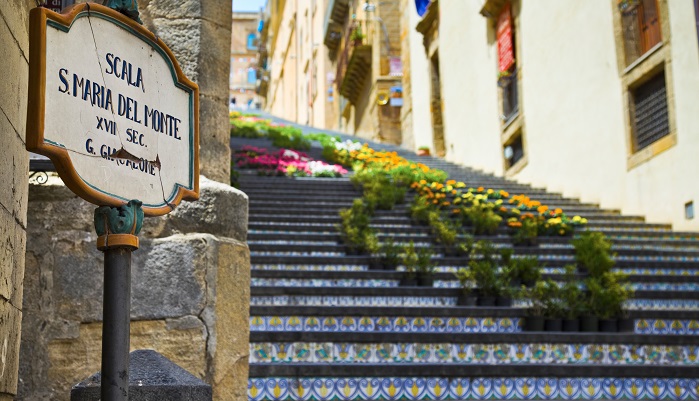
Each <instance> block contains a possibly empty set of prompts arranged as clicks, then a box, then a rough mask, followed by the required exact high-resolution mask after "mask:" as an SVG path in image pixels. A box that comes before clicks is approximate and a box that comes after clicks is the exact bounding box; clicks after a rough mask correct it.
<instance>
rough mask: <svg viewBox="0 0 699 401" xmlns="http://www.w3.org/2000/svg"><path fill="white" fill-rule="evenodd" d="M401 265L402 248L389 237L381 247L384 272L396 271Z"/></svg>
mask: <svg viewBox="0 0 699 401" xmlns="http://www.w3.org/2000/svg"><path fill="white" fill-rule="evenodd" d="M398 263H400V247H399V246H398V245H396V243H395V242H394V241H393V238H391V237H389V238H386V240H385V241H384V242H383V244H382V245H381V264H382V265H383V268H384V270H395V269H396V267H397V266H398Z"/></svg>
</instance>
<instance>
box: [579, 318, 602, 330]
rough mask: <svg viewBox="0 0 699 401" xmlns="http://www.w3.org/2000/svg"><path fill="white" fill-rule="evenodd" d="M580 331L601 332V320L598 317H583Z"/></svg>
mask: <svg viewBox="0 0 699 401" xmlns="http://www.w3.org/2000/svg"><path fill="white" fill-rule="evenodd" d="M580 331H582V332H585V333H594V332H597V331H599V318H598V317H597V316H581V317H580Z"/></svg>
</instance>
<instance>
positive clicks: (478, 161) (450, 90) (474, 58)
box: [418, 0, 502, 173]
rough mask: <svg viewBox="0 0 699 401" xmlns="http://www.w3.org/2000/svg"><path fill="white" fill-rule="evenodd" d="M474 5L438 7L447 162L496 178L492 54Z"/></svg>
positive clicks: (451, 1)
mask: <svg viewBox="0 0 699 401" xmlns="http://www.w3.org/2000/svg"><path fill="white" fill-rule="evenodd" d="M479 3H480V2H477V1H459V0H444V1H440V4H439V5H440V8H441V10H440V23H439V56H440V60H439V61H440V63H439V67H440V75H441V82H442V101H443V104H444V106H443V112H444V114H443V117H444V130H445V133H444V137H445V141H446V150H447V154H446V158H447V159H448V160H452V161H457V162H460V163H464V164H466V165H468V166H472V167H476V168H479V169H483V170H485V171H488V172H495V173H501V172H502V156H501V155H500V137H499V119H498V115H499V112H498V110H499V109H498V103H497V85H496V73H497V72H496V62H497V61H496V60H497V54H496V52H495V50H494V49H493V47H492V46H491V44H492V38H489V36H488V25H487V24H488V22H487V20H486V19H485V18H483V17H482V16H481V15H480V14H479V13H478V12H479V10H480V6H481V5H480V4H479ZM425 71H428V66H427V62H426V61H425ZM425 85H427V83H426V84H425ZM427 108H428V109H429V104H428V105H427ZM431 143H432V141H430V142H428V143H423V144H431ZM419 145H421V144H418V146H419Z"/></svg>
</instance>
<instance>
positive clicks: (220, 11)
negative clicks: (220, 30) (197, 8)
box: [201, 0, 232, 42]
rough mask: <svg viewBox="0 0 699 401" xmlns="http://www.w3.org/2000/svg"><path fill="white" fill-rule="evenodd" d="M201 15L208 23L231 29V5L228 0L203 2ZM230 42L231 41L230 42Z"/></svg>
mask: <svg viewBox="0 0 699 401" xmlns="http://www.w3.org/2000/svg"><path fill="white" fill-rule="evenodd" d="M201 3H202V5H201V15H202V18H203V19H205V20H206V21H211V22H213V23H215V24H217V25H219V26H222V27H226V26H227V27H228V28H229V30H230V27H231V19H232V18H231V17H232V14H231V3H230V1H228V0H208V1H202V2H201ZM229 42H230V41H229Z"/></svg>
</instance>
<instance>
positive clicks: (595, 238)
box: [571, 231, 614, 277]
mask: <svg viewBox="0 0 699 401" xmlns="http://www.w3.org/2000/svg"><path fill="white" fill-rule="evenodd" d="M571 243H572V244H573V246H574V247H575V261H576V262H577V264H578V270H579V271H580V272H581V273H586V272H589V273H590V275H591V276H592V277H601V276H602V275H603V274H605V273H607V272H609V271H610V270H611V269H612V267H614V260H613V259H612V254H611V248H612V243H611V242H610V241H609V240H607V238H606V237H605V235H604V234H603V233H600V232H592V231H590V232H585V233H583V234H582V235H581V236H580V237H579V238H576V239H574V240H572V241H571Z"/></svg>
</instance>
